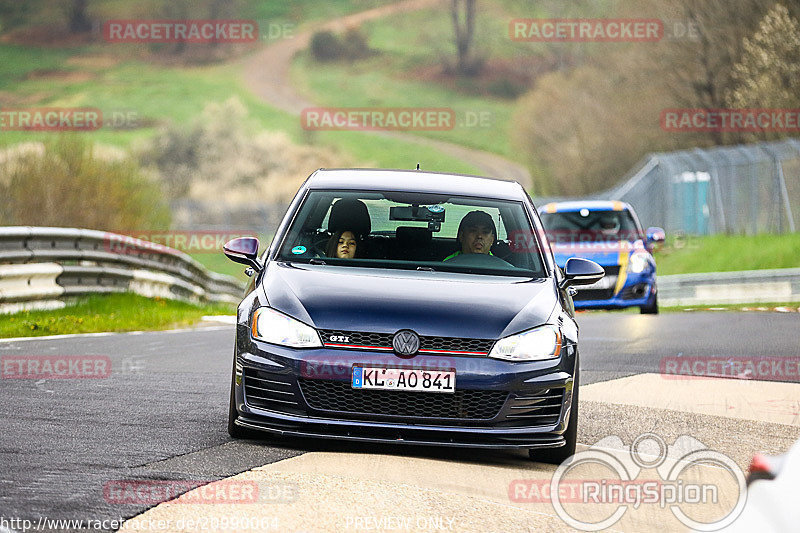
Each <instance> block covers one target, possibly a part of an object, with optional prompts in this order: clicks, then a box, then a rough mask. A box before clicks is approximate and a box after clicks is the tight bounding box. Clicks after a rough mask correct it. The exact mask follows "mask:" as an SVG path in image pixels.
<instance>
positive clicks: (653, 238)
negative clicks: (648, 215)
mask: <svg viewBox="0 0 800 533" xmlns="http://www.w3.org/2000/svg"><path fill="white" fill-rule="evenodd" d="M666 238H667V235H666V234H665V233H664V229H663V228H658V227H655V226H653V227H651V228H647V248H648V249H650V250H652V249H653V248H655V247H656V246H660V245H662V244H664V241H665V240H666Z"/></svg>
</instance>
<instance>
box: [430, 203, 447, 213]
mask: <svg viewBox="0 0 800 533" xmlns="http://www.w3.org/2000/svg"><path fill="white" fill-rule="evenodd" d="M428 211H430V212H431V213H441V212H442V211H444V206H443V205H429V206H428Z"/></svg>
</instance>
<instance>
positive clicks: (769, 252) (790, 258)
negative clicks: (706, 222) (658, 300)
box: [655, 233, 800, 276]
mask: <svg viewBox="0 0 800 533" xmlns="http://www.w3.org/2000/svg"><path fill="white" fill-rule="evenodd" d="M655 258H656V263H657V265H658V274H659V275H661V276H668V275H670V274H691V273H703V272H734V271H740V270H762V269H771V268H797V267H800V233H790V234H785V235H766V234H765V235H752V236H747V235H712V236H707V237H692V236H688V237H682V238H676V237H673V238H672V239H670V241H669V243H668V245H667V246H665V247H664V248H663V249H662V250H660V251H658V252H656V256H655Z"/></svg>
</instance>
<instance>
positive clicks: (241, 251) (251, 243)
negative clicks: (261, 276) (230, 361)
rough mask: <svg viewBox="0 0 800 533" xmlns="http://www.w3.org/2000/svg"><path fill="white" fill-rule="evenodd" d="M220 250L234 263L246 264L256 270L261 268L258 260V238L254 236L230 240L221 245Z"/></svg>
mask: <svg viewBox="0 0 800 533" xmlns="http://www.w3.org/2000/svg"><path fill="white" fill-rule="evenodd" d="M222 251H223V252H224V253H225V255H226V256H228V259H230V260H231V261H233V262H235V263H241V264H243V265H247V266H249V267H251V268H253V269H255V270H256V271H258V270H261V264H260V263H259V262H258V239H256V238H255V237H239V238H238V239H233V240H230V241H228V242H226V243H225V246H223V247H222Z"/></svg>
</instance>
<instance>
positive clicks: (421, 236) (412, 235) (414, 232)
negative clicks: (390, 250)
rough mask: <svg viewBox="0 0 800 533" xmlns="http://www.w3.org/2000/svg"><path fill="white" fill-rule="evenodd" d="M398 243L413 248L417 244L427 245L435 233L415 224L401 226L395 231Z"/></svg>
mask: <svg viewBox="0 0 800 533" xmlns="http://www.w3.org/2000/svg"><path fill="white" fill-rule="evenodd" d="M395 235H397V244H398V246H401V247H403V248H413V247H415V246H427V245H428V244H430V243H431V240H432V238H433V235H432V234H431V230H429V229H428V228H417V227H413V226H400V227H399V228H397V230H396V231H395Z"/></svg>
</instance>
